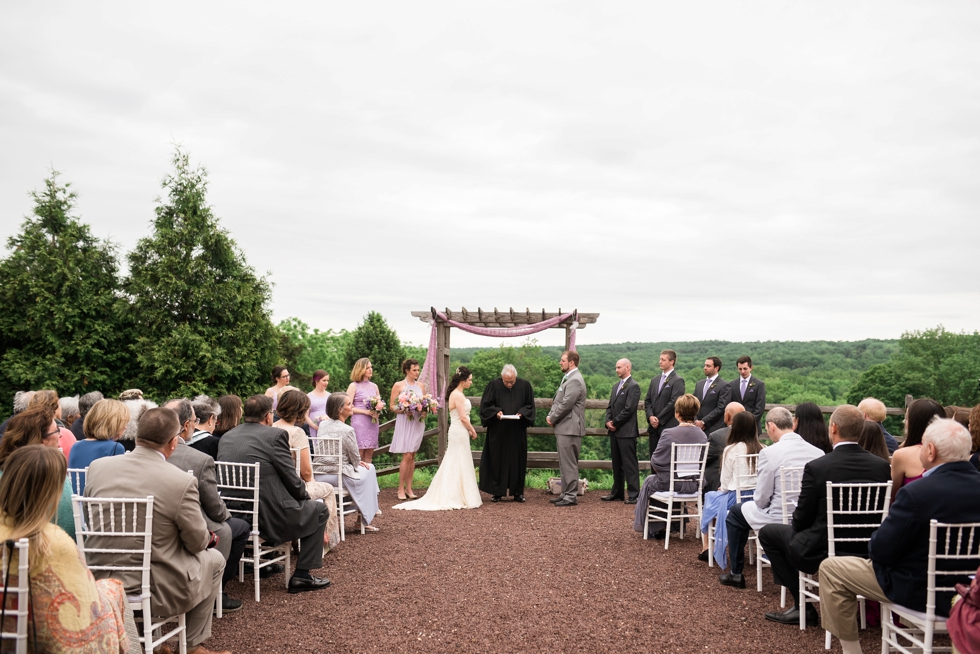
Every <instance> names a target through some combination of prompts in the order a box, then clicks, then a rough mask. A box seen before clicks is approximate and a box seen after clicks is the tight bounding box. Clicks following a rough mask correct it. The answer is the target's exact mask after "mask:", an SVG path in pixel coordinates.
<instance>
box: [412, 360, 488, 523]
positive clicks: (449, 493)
mask: <svg viewBox="0 0 980 654" xmlns="http://www.w3.org/2000/svg"><path fill="white" fill-rule="evenodd" d="M472 385H473V373H471V372H470V371H469V369H468V368H467V367H466V366H460V367H459V368H457V369H456V372H455V373H454V374H453V377H452V379H450V380H449V386H448V387H447V388H446V407H447V408H448V409H449V417H450V419H451V422H450V425H449V446H448V448H447V449H446V456H444V457H443V459H442V463H441V464H439V469H438V470H437V471H436V474H435V476H434V477H433V478H432V483H431V484H429V490H428V491H426V493H425V496H424V497H422V498H421V499H418V500H415V501H413V502H405V503H403V504H396V505H395V507H394V508H396V509H406V510H409V511H445V510H448V509H475V508H477V507H479V506H480V505H482V504H483V498H482V497H481V496H480V488H479V486H477V484H476V472H475V470H474V467H473V453H472V452H471V451H470V439H475V438H476V430H475V429H474V428H473V425H472V424H471V423H470V408H471V405H470V401H469V400H468V399H466V395H464V394H463V391H465V390H466V389H468V388H469V387H470V386H472Z"/></svg>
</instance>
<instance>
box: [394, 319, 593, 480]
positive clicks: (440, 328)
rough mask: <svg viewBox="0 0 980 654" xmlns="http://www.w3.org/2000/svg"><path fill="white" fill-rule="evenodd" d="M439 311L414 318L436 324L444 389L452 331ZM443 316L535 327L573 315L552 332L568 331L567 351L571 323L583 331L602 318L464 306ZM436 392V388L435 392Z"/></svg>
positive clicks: (442, 415) (445, 433) (442, 420)
mask: <svg viewBox="0 0 980 654" xmlns="http://www.w3.org/2000/svg"><path fill="white" fill-rule="evenodd" d="M438 313H439V312H438V310H437V309H436V308H435V307H432V308H430V309H429V310H428V311H413V312H412V315H413V316H415V317H416V318H418V319H419V320H421V321H422V322H425V323H430V324H431V323H432V322H433V321H434V322H435V325H436V384H437V387H438V388H444V387H445V385H446V383H447V382H448V380H449V377H450V375H449V354H450V346H449V341H450V339H449V333H450V330H451V329H452V325H450V324H449V323H447V322H445V321H444V320H442V319H441V318H440V317H439V315H438ZM442 313H443V315H445V316H446V318H448V319H449V320H454V321H456V322H460V323H464V324H466V325H472V326H474V327H521V326H525V325H534V324H537V323H540V322H544V321H546V320H550V319H552V318H557V317H559V316H561V315H563V314H564V313H570V314H571V316H570V317H568V318H566V319H564V320H562V321H561V322H559V323H558V324H557V325H555V326H554V327H553V329H564V330H565V349H568V346H569V343H570V339H571V335H572V323H574V322H578V326H577V327H576V329H584V328H585V326H586V325H591V324H592V323H594V322H595V321H596V320H598V319H599V314H598V313H579V312H578V310H577V309H575V310H573V311H562V310H561V309H558V311H557V312H555V311H546V310H544V309H541V311H531V309H525V310H523V311H514V309H513V308H510V309H508V310H506V311H499V310H497V308H496V307H495V308H494V309H493V310H492V311H489V310H487V311H484V310H483V309H481V308H479V307H477V309H476V311H468V310H467V309H466V308H465V307H464V308H462V309H460V310H458V311H456V310H450V309H448V308H447V309H445V310H443V311H442ZM433 390H435V389H433ZM438 429H439V462H440V463H441V462H442V457H443V456H445V454H446V447H447V444H448V438H449V415H448V412H446V411H440V412H439V427H438Z"/></svg>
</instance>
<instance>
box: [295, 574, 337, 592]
mask: <svg viewBox="0 0 980 654" xmlns="http://www.w3.org/2000/svg"><path fill="white" fill-rule="evenodd" d="M329 585H330V580H329V579H320V578H319V577H312V578H310V579H303V578H301V577H292V578H290V580H289V594H290V595H293V594H295V593H305V592H307V591H310V590H320V589H321V588H326V587H327V586H329Z"/></svg>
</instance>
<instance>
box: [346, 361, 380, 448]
mask: <svg viewBox="0 0 980 654" xmlns="http://www.w3.org/2000/svg"><path fill="white" fill-rule="evenodd" d="M373 376H374V368H373V367H372V366H371V360H370V359H368V358H363V359H358V360H357V361H356V362H355V363H354V369H353V370H352V371H351V373H350V381H351V384H350V386H348V387H347V397H350V398H352V400H353V404H354V414H353V415H352V416H351V418H350V426H351V427H353V428H354V434H355V435H356V436H357V449H358V451H359V452H360V455H361V461H364V462H365V463H371V459H373V458H374V450H375V448H377V447H378V428H379V427H380V425H379V424H378V412H377V411H374V410H372V409H369V408H368V405H367V401H368V398H371V397H380V396H381V393H380V392H379V391H378V385H377V384H375V383H374V382H372V381H371V377H373Z"/></svg>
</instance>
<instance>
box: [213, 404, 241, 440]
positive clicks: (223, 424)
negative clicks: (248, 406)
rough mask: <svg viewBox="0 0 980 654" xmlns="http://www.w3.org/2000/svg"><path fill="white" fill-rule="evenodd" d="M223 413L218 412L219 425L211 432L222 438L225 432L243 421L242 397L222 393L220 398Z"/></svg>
mask: <svg viewBox="0 0 980 654" xmlns="http://www.w3.org/2000/svg"><path fill="white" fill-rule="evenodd" d="M218 406H220V407H221V413H219V414H218V425H217V426H216V427H215V428H214V431H213V432H211V433H212V434H214V435H215V436H217V437H218V438H221V437H222V436H223V435H224V433H225V432H227V431H231V430H232V429H234V428H235V427H237V426H238V425H239V423H241V421H242V398H240V397H238V396H237V395H222V396H221V397H219V398H218Z"/></svg>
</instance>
